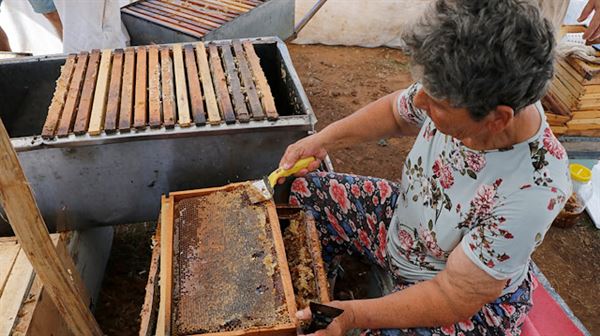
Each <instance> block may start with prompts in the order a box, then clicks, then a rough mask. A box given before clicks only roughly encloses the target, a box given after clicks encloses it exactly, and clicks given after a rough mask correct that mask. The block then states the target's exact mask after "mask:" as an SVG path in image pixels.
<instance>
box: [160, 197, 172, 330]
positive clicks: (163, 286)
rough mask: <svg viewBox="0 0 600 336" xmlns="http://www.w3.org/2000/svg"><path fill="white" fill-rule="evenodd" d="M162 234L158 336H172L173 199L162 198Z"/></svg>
mask: <svg viewBox="0 0 600 336" xmlns="http://www.w3.org/2000/svg"><path fill="white" fill-rule="evenodd" d="M161 204H162V206H161V221H160V222H161V232H160V306H159V308H158V321H157V326H156V335H157V336H163V335H170V334H171V308H172V303H171V298H172V297H173V212H174V211H175V207H174V204H173V198H170V197H169V198H167V197H165V196H163V197H162V201H161Z"/></svg>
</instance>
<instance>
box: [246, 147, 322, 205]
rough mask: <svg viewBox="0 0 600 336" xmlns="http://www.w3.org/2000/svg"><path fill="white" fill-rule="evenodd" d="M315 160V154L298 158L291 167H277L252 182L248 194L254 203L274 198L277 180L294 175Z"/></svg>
mask: <svg viewBox="0 0 600 336" xmlns="http://www.w3.org/2000/svg"><path fill="white" fill-rule="evenodd" d="M313 161H315V158H314V156H309V157H305V158H303V159H300V160H298V161H297V162H296V163H295V164H294V166H292V168H290V169H283V168H277V169H275V171H273V172H272V173H271V174H269V176H265V177H263V178H262V179H261V180H256V181H254V182H251V192H249V194H248V196H249V198H250V202H251V203H252V204H255V203H260V202H264V201H269V200H271V199H272V198H273V194H274V193H275V191H274V190H273V188H274V187H275V184H277V180H279V179H280V178H281V177H288V176H290V175H294V174H296V173H297V172H299V171H301V170H302V169H305V168H307V167H308V165H309V164H311V162H313Z"/></svg>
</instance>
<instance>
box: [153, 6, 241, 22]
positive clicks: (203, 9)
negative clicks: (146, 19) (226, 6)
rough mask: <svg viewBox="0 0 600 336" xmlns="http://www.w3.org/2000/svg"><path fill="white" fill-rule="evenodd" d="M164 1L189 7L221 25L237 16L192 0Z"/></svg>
mask: <svg viewBox="0 0 600 336" xmlns="http://www.w3.org/2000/svg"><path fill="white" fill-rule="evenodd" d="M160 1H162V2H167V1H168V2H169V3H174V4H177V5H178V6H179V7H185V8H187V9H189V10H190V11H192V12H194V14H198V15H200V16H204V17H209V18H210V20H212V21H214V22H216V23H218V24H220V25H224V24H225V23H227V22H229V21H231V19H233V18H235V17H236V15H233V14H229V13H224V12H218V11H215V10H213V9H211V8H209V7H208V6H206V5H205V4H198V3H196V2H194V1H190V0H183V1H182V0H160Z"/></svg>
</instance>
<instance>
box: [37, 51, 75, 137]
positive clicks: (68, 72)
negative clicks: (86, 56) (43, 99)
mask: <svg viewBox="0 0 600 336" xmlns="http://www.w3.org/2000/svg"><path fill="white" fill-rule="evenodd" d="M75 58H76V56H75V55H69V56H67V60H66V61H65V64H64V65H63V66H62V67H61V69H60V77H58V80H57V81H56V89H55V90H54V96H53V97H52V102H51V103H50V107H49V108H48V116H47V117H46V122H45V123H44V127H43V128H42V138H44V139H50V138H52V137H54V132H55V131H56V128H57V127H58V122H59V121H60V117H61V115H62V111H63V107H64V104H65V100H66V97H67V90H68V89H69V83H71V77H72V75H73V71H74V69H75Z"/></svg>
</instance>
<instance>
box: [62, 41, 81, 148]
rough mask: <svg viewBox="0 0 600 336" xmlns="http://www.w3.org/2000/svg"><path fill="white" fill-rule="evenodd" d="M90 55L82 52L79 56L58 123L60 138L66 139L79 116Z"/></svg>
mask: <svg viewBox="0 0 600 336" xmlns="http://www.w3.org/2000/svg"><path fill="white" fill-rule="evenodd" d="M87 61H88V54H87V53H86V52H81V53H80V54H79V55H78V56H77V64H76V65H75V72H73V78H72V79H71V83H70V84H69V92H68V93H67V101H66V102H65V106H64V108H63V112H62V115H61V117H60V122H59V123H58V131H57V133H56V135H58V136H59V137H65V136H67V135H69V133H71V130H72V128H73V124H74V123H75V117H76V116H77V110H76V108H77V105H78V103H79V97H80V91H81V86H82V85H83V77H84V76H85V69H86V66H87Z"/></svg>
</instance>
